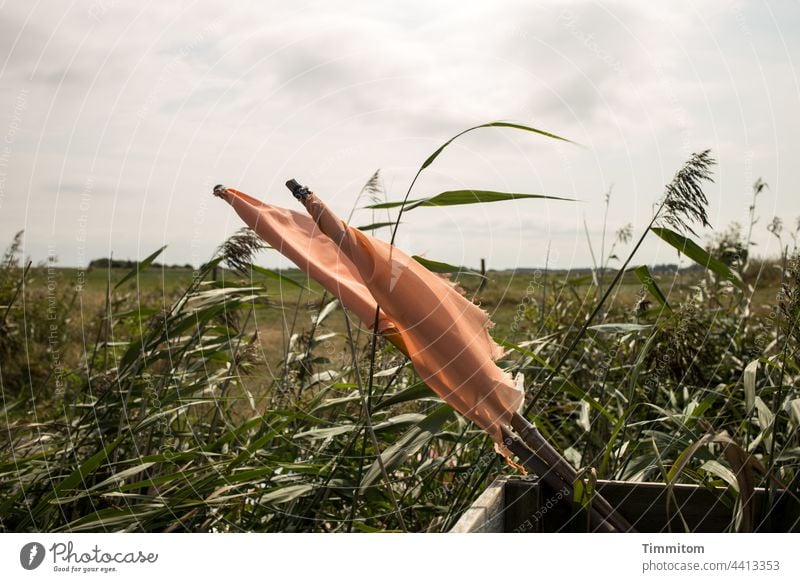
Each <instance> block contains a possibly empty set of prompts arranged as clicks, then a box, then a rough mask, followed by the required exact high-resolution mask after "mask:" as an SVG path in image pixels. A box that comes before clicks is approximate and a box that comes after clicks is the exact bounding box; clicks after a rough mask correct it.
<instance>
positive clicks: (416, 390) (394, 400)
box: [373, 382, 436, 411]
mask: <svg viewBox="0 0 800 582" xmlns="http://www.w3.org/2000/svg"><path fill="white" fill-rule="evenodd" d="M435 396H436V394H434V392H433V390H431V389H430V388H429V387H428V385H427V384H425V382H418V383H416V384H412V385H411V386H409V387H408V388H405V389H404V390H401V391H400V392H397V393H396V394H392V395H391V396H389V397H388V398H386V399H384V400H381V401H380V402H378V404H376V405H375V406H374V407H373V410H375V411H377V410H381V409H382V408H387V407H389V406H391V405H392V404H400V403H401V402H409V401H410V400H421V399H423V398H433V397H435Z"/></svg>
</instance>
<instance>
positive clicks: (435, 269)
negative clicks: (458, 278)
mask: <svg viewBox="0 0 800 582" xmlns="http://www.w3.org/2000/svg"><path fill="white" fill-rule="evenodd" d="M411 258H412V259H414V260H415V261H417V262H418V263H419V264H420V265H422V266H423V267H425V268H426V269H428V270H429V271H431V272H432V273H458V274H460V275H472V276H474V277H482V278H484V279H485V278H486V277H485V276H484V275H481V274H480V273H478V272H476V271H473V270H471V269H468V268H467V267H457V266H455V265H450V264H448V263H442V262H440V261H433V260H431V259H426V258H425V257H420V256H419V255H414V256H412V257H411Z"/></svg>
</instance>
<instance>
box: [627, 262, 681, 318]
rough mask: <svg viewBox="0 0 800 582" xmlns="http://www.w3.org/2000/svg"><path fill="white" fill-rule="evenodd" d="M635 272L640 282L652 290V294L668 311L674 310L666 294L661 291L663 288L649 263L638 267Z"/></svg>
mask: <svg viewBox="0 0 800 582" xmlns="http://www.w3.org/2000/svg"><path fill="white" fill-rule="evenodd" d="M633 272H634V274H635V275H636V278H637V279H639V282H640V283H641V284H642V285H644V287H645V288H646V289H647V290H648V291H649V292H650V295H652V296H653V297H655V298H656V301H658V303H659V305H661V306H662V307H666V308H667V310H668V311H672V307H670V306H669V303H668V302H667V298H666V296H665V295H664V294H663V293H662V292H661V288H660V287H659V286H658V283H656V280H655V279H654V278H653V276H652V275H651V274H650V269H648V268H647V265H641V266H640V267H636V268H635V269H634V270H633Z"/></svg>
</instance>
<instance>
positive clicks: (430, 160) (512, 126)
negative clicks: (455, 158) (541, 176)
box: [420, 121, 575, 171]
mask: <svg viewBox="0 0 800 582" xmlns="http://www.w3.org/2000/svg"><path fill="white" fill-rule="evenodd" d="M484 127H508V128H510V129H521V130H523V131H530V132H533V133H538V134H539V135H543V136H545V137H549V138H552V139H558V140H561V141H565V142H567V143H575V142H573V141H571V140H568V139H566V138H563V137H560V136H558V135H555V134H553V133H549V132H547V131H542V130H541V129H536V128H535V127H529V126H527V125H520V124H518V123H509V122H507V121H493V122H491V123H483V124H481V125H476V126H475V127H470V128H469V129H465V130H464V131H462V132H460V133H457V134H456V135H454V136H453V137H451V138H450V139H448V140H447V141H446V142H444V143H443V144H442V145H441V146H440V147H439V148H438V149H437V150H436V151H435V152H433V153H432V154H431V155H430V156H428V159H427V160H425V161H424V162H423V164H422V167H421V168H420V171H422V170H424V169H425V168H427V167H428V166H430V165H431V164H432V163H433V162H434V160H435V159H436V158H438V157H439V155H440V154H441V153H442V152H443V151H444V150H445V148H446V147H447V146H449V145H450V144H451V143H453V142H454V141H455V140H456V139H458V138H459V137H461V136H462V135H464V134H465V133H469V132H470V131H474V130H476V129H482V128H484Z"/></svg>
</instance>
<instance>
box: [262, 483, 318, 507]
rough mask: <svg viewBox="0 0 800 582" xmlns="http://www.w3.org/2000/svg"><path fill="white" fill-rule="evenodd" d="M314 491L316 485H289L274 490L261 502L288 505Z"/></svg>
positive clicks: (263, 497)
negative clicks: (289, 502)
mask: <svg viewBox="0 0 800 582" xmlns="http://www.w3.org/2000/svg"><path fill="white" fill-rule="evenodd" d="M313 490H314V485H312V484H310V483H303V484H301V485H289V486H287V487H281V488H279V489H273V490H272V491H270V492H269V493H266V494H265V495H264V496H262V497H261V498H260V499H259V501H260V502H261V503H286V502H287V501H292V500H293V499H297V498H298V497H302V496H303V495H306V494H307V493H311V492H312V491H313Z"/></svg>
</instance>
